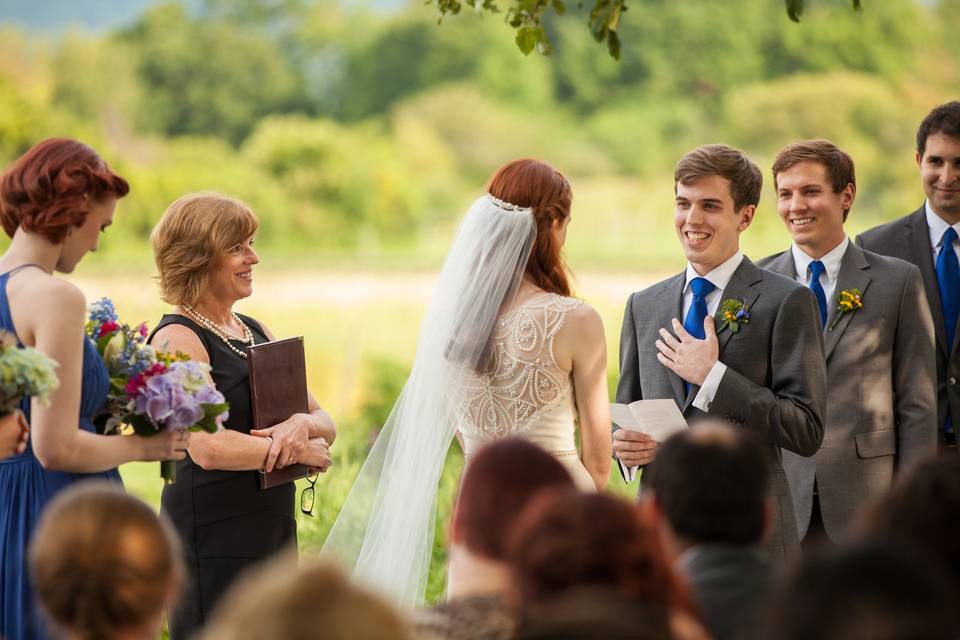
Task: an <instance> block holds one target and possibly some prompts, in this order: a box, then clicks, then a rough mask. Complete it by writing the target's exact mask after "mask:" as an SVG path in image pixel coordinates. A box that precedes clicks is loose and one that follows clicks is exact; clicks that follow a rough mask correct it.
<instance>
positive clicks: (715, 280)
mask: <svg viewBox="0 0 960 640" xmlns="http://www.w3.org/2000/svg"><path fill="white" fill-rule="evenodd" d="M741 262H743V252H742V251H739V250H738V251H737V252H736V253H735V254H733V255H732V256H730V257H729V258H727V259H726V261H724V262H723V263H721V264H720V266H718V267H717V268H716V269H714V270H713V271H711V272H710V273H708V274H707V275H705V276H701V275H700V274H699V273H697V271H696V269H694V268H693V265H692V264H690V263H689V262H688V263H687V282H686V284H684V286H683V289H684V291H686V290H687V288H688V287H689V286H690V281H691V280H693V279H694V278H700V277H703V278H705V279H707V280H709V281H710V284H712V285H713V286H714V287H716V290H717V291H723V290H724V289H726V288H727V284H728V283H729V282H730V278H732V277H733V272H734V271H736V270H737V267H739V266H740V263H741Z"/></svg>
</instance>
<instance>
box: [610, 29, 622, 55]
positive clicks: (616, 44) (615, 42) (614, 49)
mask: <svg viewBox="0 0 960 640" xmlns="http://www.w3.org/2000/svg"><path fill="white" fill-rule="evenodd" d="M607 50H608V51H609V52H610V57H612V58H613V59H614V60H620V36H618V35H617V32H616V31H611V32H610V33H609V35H607Z"/></svg>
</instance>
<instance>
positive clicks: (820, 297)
mask: <svg viewBox="0 0 960 640" xmlns="http://www.w3.org/2000/svg"><path fill="white" fill-rule="evenodd" d="M809 268H810V290H811V291H813V295H814V296H816V298H817V306H818V307H820V328H821V329H822V328H823V327H825V326H826V325H827V294H826V293H824V291H823V286H821V284H820V274H822V273H823V272H824V271H826V270H827V268H826V267H824V266H823V263H822V262H820V261H819V260H814V261H813V262H811V263H810V267H809Z"/></svg>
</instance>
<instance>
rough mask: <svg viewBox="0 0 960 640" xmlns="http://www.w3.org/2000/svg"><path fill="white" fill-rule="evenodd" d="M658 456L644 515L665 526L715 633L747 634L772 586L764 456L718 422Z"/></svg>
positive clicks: (721, 639) (683, 436) (679, 438)
mask: <svg viewBox="0 0 960 640" xmlns="http://www.w3.org/2000/svg"><path fill="white" fill-rule="evenodd" d="M657 451H658V453H657V460H658V462H657V464H656V465H652V466H651V467H650V468H649V469H647V471H646V472H645V474H644V485H643V489H644V494H643V499H642V501H641V510H642V511H643V512H644V513H645V515H647V516H648V517H649V518H650V519H651V521H653V522H656V523H658V524H659V527H660V530H661V533H662V534H663V536H664V538H665V541H666V543H667V546H668V548H670V549H671V550H672V551H673V555H674V556H676V558H677V560H676V564H677V569H678V571H680V572H681V573H682V574H684V575H685V576H686V578H687V580H688V581H689V583H690V587H691V589H692V591H693V596H694V601H695V602H696V604H697V605H698V606H699V607H700V609H701V610H702V611H703V614H704V620H705V622H706V624H707V628H708V629H709V630H710V633H712V634H713V635H714V637H716V638H717V639H718V640H726V639H727V638H742V637H745V635H747V632H748V631H750V630H751V629H752V628H753V626H754V624H755V621H756V617H757V614H758V612H759V607H758V605H759V604H760V601H761V599H762V597H763V595H764V593H765V591H766V589H767V586H768V582H769V573H770V570H769V568H768V566H767V563H766V561H765V560H764V557H763V553H762V550H761V543H762V541H763V537H764V534H765V532H766V531H767V529H768V524H769V507H768V506H767V504H766V498H765V496H766V492H767V473H768V470H767V467H768V465H767V459H766V456H765V455H764V452H763V450H762V449H761V448H760V446H759V445H758V444H756V443H755V442H754V440H753V439H752V438H750V437H749V436H746V435H744V434H742V433H740V432H738V431H737V430H735V429H734V428H732V427H730V426H728V425H727V424H726V423H724V422H722V421H720V420H716V419H713V418H709V419H706V420H702V421H700V422H699V423H698V424H697V427H696V429H693V430H690V431H685V432H683V433H679V434H676V435H674V436H672V437H670V438H668V439H667V440H666V441H665V442H664V443H663V444H661V445H660V446H659V447H657Z"/></svg>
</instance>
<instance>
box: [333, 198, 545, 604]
mask: <svg viewBox="0 0 960 640" xmlns="http://www.w3.org/2000/svg"><path fill="white" fill-rule="evenodd" d="M535 235H536V222H535V220H534V217H533V212H532V209H529V208H521V207H516V206H514V205H511V204H510V203H506V202H503V201H500V200H497V199H496V198H494V197H492V196H490V195H485V196H483V197H481V198H478V199H477V200H476V201H475V202H474V203H473V205H472V206H471V207H470V209H469V211H468V212H467V215H466V216H465V218H464V219H463V221H462V223H461V224H460V227H459V229H458V231H457V234H456V238H455V239H454V242H453V245H452V247H451V248H450V253H449V254H448V255H447V258H446V261H445V262H444V265H443V269H442V270H441V272H440V277H439V280H438V282H437V284H436V288H435V289H434V293H433V298H432V301H431V303H430V306H429V308H428V310H427V313H426V316H425V317H424V320H423V323H422V325H421V327H420V333H419V337H418V341H417V350H416V356H415V358H414V362H413V368H412V370H411V372H410V376H409V377H408V378H407V382H406V384H405V385H404V388H403V391H402V392H401V394H400V397H399V399H398V400H397V403H396V404H395V405H394V407H393V411H392V412H391V413H390V416H389V418H387V421H386V423H385V424H384V425H383V428H382V430H381V431H380V434H379V436H378V437H377V440H376V442H375V443H374V445H373V448H372V449H371V451H370V453H369V455H368V457H367V459H366V461H365V462H364V463H363V466H362V467H361V469H360V473H359V475H358V476H357V479H356V481H355V482H354V485H353V487H352V489H351V490H350V493H349V495H348V496H347V500H346V502H345V503H344V505H343V508H342V509H341V511H340V514H339V515H338V516H337V520H336V522H335V523H334V525H333V528H332V529H331V531H330V534H329V535H328V537H327V540H326V542H325V543H324V552H328V553H332V554H334V555H335V556H337V557H338V558H339V559H340V560H341V561H342V562H344V563H346V564H347V565H348V566H351V567H353V574H354V577H355V578H357V579H358V580H359V581H361V582H362V583H364V584H366V585H367V586H369V587H372V588H374V589H377V590H379V591H380V592H382V593H385V594H387V595H389V596H391V597H393V598H394V599H395V600H397V601H398V602H400V603H402V604H406V605H414V604H419V603H420V602H422V600H423V596H424V591H425V589H426V581H427V572H428V570H429V567H430V558H431V550H432V546H433V534H434V531H433V522H434V516H435V510H436V494H437V486H438V483H439V480H440V472H441V469H442V467H443V463H444V460H445V458H446V454H447V450H448V449H449V446H450V443H451V441H452V439H453V436H454V434H455V432H456V429H457V424H456V419H455V415H456V408H457V406H458V403H459V402H460V401H461V399H462V397H463V392H464V390H465V388H466V385H467V382H468V377H469V376H470V375H471V374H472V373H474V372H478V371H482V370H483V369H484V367H485V366H486V364H487V362H488V359H489V357H490V349H491V345H490V344H489V340H490V335H491V333H492V332H493V329H494V323H495V322H496V321H497V317H498V316H499V314H500V312H501V310H502V308H503V307H504V306H505V305H508V304H509V303H510V302H511V301H512V299H513V297H514V295H515V294H516V292H517V289H518V288H519V285H520V281H521V278H522V277H523V273H524V270H525V268H526V264H527V259H528V258H529V256H530V251H531V248H532V246H533V242H534V239H535Z"/></svg>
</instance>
